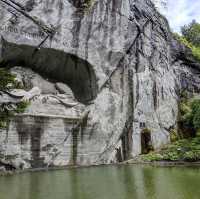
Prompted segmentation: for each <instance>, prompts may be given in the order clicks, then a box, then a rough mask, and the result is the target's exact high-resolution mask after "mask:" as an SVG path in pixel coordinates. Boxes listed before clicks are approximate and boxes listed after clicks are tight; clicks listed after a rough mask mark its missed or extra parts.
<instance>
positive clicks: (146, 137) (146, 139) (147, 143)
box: [141, 129, 152, 154]
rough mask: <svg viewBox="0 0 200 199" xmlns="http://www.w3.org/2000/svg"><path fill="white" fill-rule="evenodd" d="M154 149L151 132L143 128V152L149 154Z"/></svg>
mask: <svg viewBox="0 0 200 199" xmlns="http://www.w3.org/2000/svg"><path fill="white" fill-rule="evenodd" d="M151 150H152V141H151V132H150V131H149V130H148V129H143V130H142V132H141V153H142V154H147V153H149V152H150V151H151Z"/></svg>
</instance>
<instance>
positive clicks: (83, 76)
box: [1, 39, 98, 104]
mask: <svg viewBox="0 0 200 199" xmlns="http://www.w3.org/2000/svg"><path fill="white" fill-rule="evenodd" d="M1 43H2V49H1V66H3V67H14V66H23V67H29V68H31V69H32V70H33V71H35V72H37V73H39V74H41V75H42V76H45V77H47V78H50V79H53V80H55V81H57V82H63V83H66V84H67V85H68V86H69V87H70V88H71V89H72V91H73V93H74V95H75V97H76V99H77V100H78V101H80V102H82V103H85V104H86V103H88V102H89V101H91V100H93V99H94V98H95V97H96V95H97V90H98V86H97V81H96V75H95V72H94V70H93V66H92V65H91V64H90V63H89V62H87V61H86V60H83V59H81V58H79V57H78V56H76V55H73V54H69V53H65V52H63V51H60V50H55V49H51V48H41V49H40V50H37V49H36V48H35V47H33V46H28V45H17V44H14V43H10V42H7V41H6V40H4V39H2V41H1Z"/></svg>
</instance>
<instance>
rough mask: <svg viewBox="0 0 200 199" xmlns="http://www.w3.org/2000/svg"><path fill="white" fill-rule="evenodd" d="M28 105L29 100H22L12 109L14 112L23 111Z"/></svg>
mask: <svg viewBox="0 0 200 199" xmlns="http://www.w3.org/2000/svg"><path fill="white" fill-rule="evenodd" d="M29 105H30V102H28V101H22V102H20V103H18V104H17V108H16V109H15V110H14V112H15V113H23V112H24V111H25V110H26V108H27V107H28V106H29Z"/></svg>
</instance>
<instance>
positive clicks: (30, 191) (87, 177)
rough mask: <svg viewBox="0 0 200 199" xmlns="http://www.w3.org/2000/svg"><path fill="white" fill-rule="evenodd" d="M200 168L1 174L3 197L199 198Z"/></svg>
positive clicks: (112, 168) (110, 168) (135, 167)
mask: <svg viewBox="0 0 200 199" xmlns="http://www.w3.org/2000/svg"><path fill="white" fill-rule="evenodd" d="M199 198H200V168H198V167H170V168H169V167H168V168H166V167H151V166H141V165H128V166H102V167H93V168H81V169H68V170H57V171H48V172H44V171H43V172H42V171H40V172H30V173H24V174H18V175H13V176H3V177H0V199H199Z"/></svg>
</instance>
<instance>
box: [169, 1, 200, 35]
mask: <svg viewBox="0 0 200 199" xmlns="http://www.w3.org/2000/svg"><path fill="white" fill-rule="evenodd" d="M166 17H167V18H168V20H169V23H170V26H171V28H172V30H173V31H176V32H179V31H180V27H181V26H183V25H185V24H188V23H190V22H191V21H192V20H193V19H195V20H196V21H198V22H200V1H199V0H168V12H167V14H166Z"/></svg>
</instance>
